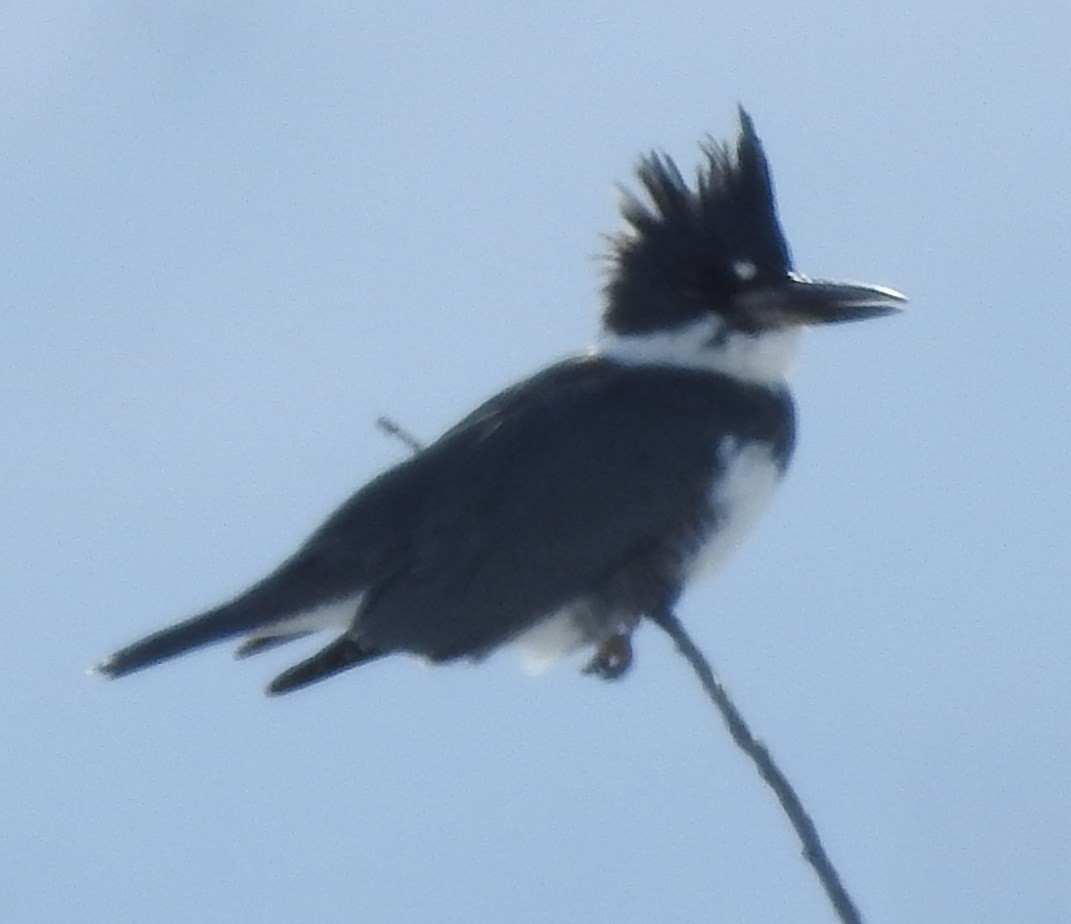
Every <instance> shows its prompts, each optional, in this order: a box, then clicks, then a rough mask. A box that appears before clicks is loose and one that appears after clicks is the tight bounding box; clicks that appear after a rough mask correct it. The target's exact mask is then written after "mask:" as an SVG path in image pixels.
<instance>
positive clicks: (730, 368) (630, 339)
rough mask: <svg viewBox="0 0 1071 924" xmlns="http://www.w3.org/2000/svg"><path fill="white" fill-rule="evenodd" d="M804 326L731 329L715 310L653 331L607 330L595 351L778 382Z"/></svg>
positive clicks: (632, 361)
mask: <svg viewBox="0 0 1071 924" xmlns="http://www.w3.org/2000/svg"><path fill="white" fill-rule="evenodd" d="M799 335H800V328H798V327H784V328H779V329H776V330H764V331H759V332H758V333H755V334H745V333H741V332H737V331H733V332H727V331H725V330H724V327H723V325H722V323H721V321H720V320H718V318H716V317H714V316H713V315H711V316H707V317H703V318H699V319H698V320H696V321H693V322H692V323H691V324H685V325H683V326H682V327H678V328H675V329H673V330H668V331H661V332H659V333H654V334H615V333H612V332H610V331H603V332H602V333H601V334H600V335H599V338H598V340H597V341H596V343H595V346H594V348H593V349H592V353H593V354H594V355H596V356H601V357H603V358H605V359H610V360H614V361H615V362H619V363H624V364H625V365H629V366H676V367H678V368H682V369H698V370H701V371H704V372H720V373H721V374H722V375H727V376H730V377H732V378H734V379H739V380H740V381H743V382H754V383H755V384H759V385H779V384H781V383H782V382H784V380H785V376H786V375H787V374H788V371H789V369H790V368H791V367H792V363H793V361H794V360H795V358H796V347H797V344H798V343H799Z"/></svg>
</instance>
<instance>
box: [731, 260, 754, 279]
mask: <svg viewBox="0 0 1071 924" xmlns="http://www.w3.org/2000/svg"><path fill="white" fill-rule="evenodd" d="M732 270H733V275H734V276H735V277H736V279H737V281H738V282H751V280H752V279H754V278H755V276H756V275H758V272H759V269H758V267H757V266H755V264H754V263H752V262H751V261H750V260H734V261H733V263H732Z"/></svg>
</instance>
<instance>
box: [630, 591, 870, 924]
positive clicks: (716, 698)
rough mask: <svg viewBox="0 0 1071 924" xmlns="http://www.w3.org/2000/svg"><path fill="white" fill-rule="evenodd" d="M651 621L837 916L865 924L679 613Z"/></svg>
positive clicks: (815, 835)
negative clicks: (755, 778)
mask: <svg viewBox="0 0 1071 924" xmlns="http://www.w3.org/2000/svg"><path fill="white" fill-rule="evenodd" d="M651 619H652V621H653V622H655V623H656V624H657V625H658V626H660V627H661V628H662V629H663V630H665V632H666V633H667V634H668V635H669V637H670V638H672V639H673V641H674V643H675V644H676V645H677V649H678V650H679V651H680V653H681V654H682V655H683V656H684V657H685V659H687V661H688V663H689V664H690V665H691V666H692V670H694V671H695V673H696V676H697V677H698V678H699V682H700V683H701V684H702V685H703V689H704V690H706V692H707V695H708V696H709V697H710V699H711V700H712V701H713V703H714V705H715V706H717V707H718V711H719V712H720V713H721V717H722V719H724V720H725V724H726V726H727V727H728V729H729V734H730V735H731V736H732V739H733V742H734V743H735V744H736V746H737V747H738V748H740V750H741V751H743V752H744V753H745V754H746V755H747V756H748V757H750V758H751V761H752V763H754V764H755V767H756V768H757V769H758V771H759V775H760V776H761V777H762V778H763V780H765V782H766V785H767V786H769V787H770V789H772V790H773V791H774V795H776V796H777V801H778V802H780V803H781V808H782V809H784V811H785V814H786V815H787V816H788V820H789V821H790V822H791V823H792V827H793V828H795V830H796V835H797V836H798V837H799V839H800V843H801V844H802V845H803V856H804V857H805V858H806V860H807V862H808V863H810V864H811V866H812V867H813V868H814V871H815V872H816V873H817V874H818V879H819V880H820V881H821V883H822V888H824V889H825V890H826V895H828V896H829V900H830V902H831V903H832V905H833V909H834V910H835V911H836V912H837V916H838V917H839V918H840V920H841V921H842V922H843V924H862V920H863V919H862V917H861V916H860V914H859V910H858V909H857V908H856V907H855V903H854V902H853V901H852V899H851V896H850V895H849V894H848V891H847V890H846V889H845V888H844V885H843V884H842V883H841V881H840V875H839V874H838V872H837V869H836V867H835V866H834V865H833V861H832V860H830V859H829V856H828V855H827V854H826V851H825V848H824V847H823V846H822V841H821V839H820V838H819V836H818V829H817V828H815V825H814V822H813V821H812V820H811V816H810V815H808V814H807V810H806V809H805V808H804V807H803V803H802V802H800V798H799V796H797V795H796V791H795V789H793V788H792V784H791V783H789V781H788V780H787V779H786V778H785V775H784V774H783V773H782V772H781V770H780V768H779V767H778V766H777V764H776V763H775V762H774V759H773V757H771V756H770V752H769V751H768V750H766V746H765V745H764V744H763V743H762V742H761V741H758V740H756V738H755V736H754V735H752V734H751V729H750V728H749V727H748V724H747V722H745V721H744V718H743V716H742V715H740V712H739V710H738V709H737V708H736V705H735V704H734V703H733V701H732V699H731V698H730V696H729V694H728V693H727V692H726V690H725V687H723V686H722V685H721V682H720V681H719V680H718V678H717V677H716V676H715V674H714V669H713V668H712V667H711V666H710V662H709V661H708V660H707V659H706V657H705V656H704V654H703V652H702V651H700V650H699V648H698V647H697V646H696V644H695V642H693V641H692V639H691V636H689V635H688V633H687V631H686V630H685V628H684V626H683V625H681V622H680V620H679V619H678V618H677V615H676V613H674V612H673V611H672V610H665V611H663V612H660V613H656V614H654V615H653V616H652V617H651Z"/></svg>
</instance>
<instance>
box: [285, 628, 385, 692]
mask: <svg viewBox="0 0 1071 924" xmlns="http://www.w3.org/2000/svg"><path fill="white" fill-rule="evenodd" d="M386 653H387V652H385V651H377V650H376V649H374V648H366V647H365V646H364V645H362V644H361V642H360V641H359V640H358V639H355V638H354V637H353V636H351V635H348V634H347V635H341V636H339V637H338V638H337V639H335V640H334V641H333V642H331V644H330V645H328V646H327V647H326V648H322V649H321V650H320V651H318V652H317V653H316V654H314V655H313V656H312V657H311V658H308V659H307V660H305V661H302V662H301V663H300V664H295V665H294V666H293V667H291V668H290V669H289V670H285V671H283V672H282V673H281V674H280V675H279V676H278V677H276V678H275V679H274V680H273V681H272V682H271V684H270V685H269V686H268V692H269V693H270V694H272V695H277V694H279V693H291V692H293V691H294V690H299V689H301V688H302V687H307V686H308V685H309V684H312V683H317V682H319V681H321V680H326V679H327V678H328V677H333V676H334V675H335V674H340V673H342V671H346V670H349V669H350V668H351V667H357V666H358V665H360V664H364V663H365V662H366V661H372V660H375V659H376V658H381V657H383V655H385V654H386Z"/></svg>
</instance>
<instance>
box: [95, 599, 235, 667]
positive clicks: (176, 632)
mask: <svg viewBox="0 0 1071 924" xmlns="http://www.w3.org/2000/svg"><path fill="white" fill-rule="evenodd" d="M250 628H251V626H250V617H249V614H248V613H246V612H244V611H243V610H242V609H238V608H236V607H235V606H233V605H230V604H228V605H226V606H222V607H220V608H219V609H215V610H209V611H208V612H207V613H202V614H201V615H200V616H194V617H193V618H191V619H187V620H186V621H185V622H180V623H177V624H176V625H174V626H169V627H168V628H166V629H161V630H160V631H159V632H154V633H153V634H152V635H147V636H145V638H143V639H139V640H138V641H136V642H134V643H133V644H132V645H127V646H126V648H120V649H119V651H117V652H115V654H113V655H111V656H110V657H108V658H105V659H104V660H103V661H101V662H100V663H99V664H98V665H97V666H96V667H95V668H94V671H96V673H98V674H103V675H104V676H106V677H124V676H126V675H127V674H132V673H133V672H134V671H140V670H143V669H144V668H146V667H151V666H152V665H154V664H159V663H160V662H161V661H167V660H170V659H171V658H177V657H178V656H179V655H182V654H185V653H186V652H188V651H193V650H195V649H197V648H203V647H204V646H205V645H211V644H212V643H213V642H221V641H224V640H225V639H228V638H233V637H234V636H236V635H242V634H243V633H245V632H248V631H249V629H250Z"/></svg>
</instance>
